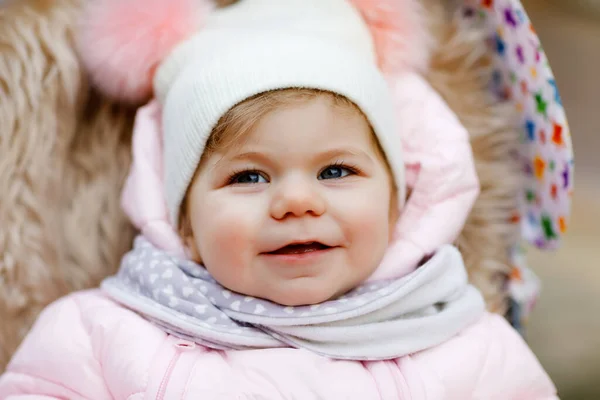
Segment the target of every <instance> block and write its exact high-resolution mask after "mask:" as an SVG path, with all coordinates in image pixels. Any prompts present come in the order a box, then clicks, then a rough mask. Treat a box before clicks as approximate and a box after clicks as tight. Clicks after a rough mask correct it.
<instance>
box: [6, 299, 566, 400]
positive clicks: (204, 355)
mask: <svg viewBox="0 0 600 400" xmlns="http://www.w3.org/2000/svg"><path fill="white" fill-rule="evenodd" d="M57 398H58V399H70V400H71V399H73V400H74V399H195V400H196V399H202V400H213V399H224V400H225V399H228V400H230V399H248V400H250V399H257V400H258V399H260V400H276V399H290V400H291V399H299V400H313V399H315V400H316V399H335V400H338V399H357V400H371V399H382V400H394V399H402V400H409V399H419V400H426V399H431V400H443V399H451V400H469V399H485V400H494V399H498V400H511V399H515V400H516V399H522V400H537V399H556V398H557V397H556V391H555V388H554V386H553V384H552V382H551V381H550V379H549V378H548V376H547V375H546V373H545V372H544V370H543V369H542V367H541V366H540V364H539V363H538V361H537V359H536V358H535V356H534V355H533V354H532V352H531V351H530V350H529V348H528V347H527V345H526V344H525V343H524V342H523V340H522V339H521V337H520V336H519V335H518V334H517V333H516V332H515V331H513V330H512V328H511V327H510V326H509V325H508V324H507V323H506V322H505V321H504V319H503V318H501V317H500V316H497V315H492V314H485V315H484V316H483V317H482V318H481V320H480V321H479V322H478V323H476V324H475V325H473V326H472V327H470V328H468V329H466V330H465V331H463V332H462V333H460V334H459V335H458V336H456V337H455V338H453V339H451V340H450V341H448V342H446V343H444V344H443V345H440V346H438V347H435V348H433V349H430V350H426V351H423V352H420V353H416V354H412V355H408V356H405V357H402V358H399V359H396V360H392V361H373V362H359V361H336V360H331V359H327V358H324V357H321V356H318V355H315V354H312V353H310V352H308V351H305V350H297V349H269V350H248V351H216V350H210V349H207V348H205V347H202V346H199V345H196V344H194V343H191V342H188V341H185V340H180V339H178V338H176V337H173V336H170V335H168V334H166V333H164V332H163V331H162V330H161V329H159V328H157V327H156V326H154V325H153V324H151V323H150V322H148V321H146V320H145V319H143V318H142V317H141V316H139V315H137V314H136V313H134V312H132V311H130V310H128V309H126V308H124V307H122V306H120V305H118V304H117V303H115V302H113V301H112V300H110V299H108V298H107V297H105V296H104V295H103V293H102V292H101V291H99V290H92V291H86V292H79V293H75V294H72V295H70V296H68V297H65V298H63V299H61V300H59V301H57V302H56V303H54V304H52V305H50V306H49V307H48V308H47V309H46V310H45V311H44V312H43V313H42V314H41V316H40V317H39V319H38V321H37V322H36V324H35V325H34V327H33V329H32V331H31V332H30V333H29V335H28V336H27V337H26V339H25V340H24V342H23V343H22V345H21V347H20V348H19V350H18V351H17V353H16V354H15V356H14V358H13V360H12V361H11V363H10V364H9V365H8V368H7V370H6V372H5V373H4V375H2V376H1V377H0V399H2V400H25V399H27V400H37V399H40V400H41V399H45V400H48V399H57Z"/></svg>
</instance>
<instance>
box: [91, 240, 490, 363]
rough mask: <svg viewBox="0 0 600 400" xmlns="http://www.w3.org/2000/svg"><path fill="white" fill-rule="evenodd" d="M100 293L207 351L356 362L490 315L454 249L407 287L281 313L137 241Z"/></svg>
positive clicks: (420, 343) (390, 286) (417, 345)
mask: <svg viewBox="0 0 600 400" xmlns="http://www.w3.org/2000/svg"><path fill="white" fill-rule="evenodd" d="M102 288H103V289H104V290H105V291H106V292H107V293H108V295H109V296H111V297H112V298H114V299H115V300H116V301H118V302H120V303H122V304H124V305H125V306H127V307H129V308H131V309H133V310H135V311H137V312H138V313H140V314H141V315H143V316H144V317H146V318H148V319H149V320H151V321H153V322H154V323H155V324H157V325H159V326H160V327H162V328H163V329H164V330H165V331H167V332H169V333H172V334H174V335H177V336H179V337H183V338H187V339H190V340H192V341H194V342H197V343H200V344H202V345H205V346H207V347H210V348H214V349H222V350H229V349H238V350H241V349H264V348H274V347H295V348H303V349H307V350H310V351H312V352H315V353H317V354H320V355H323V356H327V357H331V358H337V359H351V360H384V359H392V358H397V357H401V356H404V355H407V354H411V353H415V352H418V351H420V350H424V349H427V348H430V347H433V346H436V345H438V344H441V343H443V342H444V341H446V340H448V339H450V338H451V337H452V336H454V335H456V334H457V333H459V332H460V331H461V330H463V329H464V328H466V327H467V326H468V325H470V324H472V323H473V322H475V321H476V320H477V319H478V318H479V317H480V316H481V314H482V312H483V310H484V303H483V299H482V297H481V295H480V293H479V292H478V291H477V290H476V289H475V288H474V287H472V286H471V285H469V283H468V281H467V274H466V271H465V267H464V264H463V261H462V257H461V255H460V253H459V252H458V250H457V249H456V248H454V247H452V246H445V247H442V248H441V249H440V250H439V251H438V252H437V253H436V254H435V255H434V256H433V257H432V258H431V259H430V260H429V261H428V262H426V263H425V264H423V265H422V266H420V267H419V268H417V270H416V271H414V272H413V273H411V274H409V275H407V276H405V277H403V278H401V279H396V280H389V281H381V282H373V283H366V284H364V285H361V286H359V287H357V288H355V289H354V290H352V291H351V292H349V293H347V294H346V295H344V296H342V297H340V298H337V299H335V300H331V301H327V302H325V303H321V304H315V305H312V306H300V307H285V306H282V305H279V304H275V303H272V302H270V301H268V300H263V299H259V298H254V297H248V296H244V295H241V294H238V293H234V292H231V291H229V290H227V289H225V288H224V287H222V286H221V285H219V284H218V283H217V282H216V281H215V280H214V279H213V278H212V277H211V276H210V274H209V273H208V271H207V270H206V269H205V268H203V267H202V266H201V265H198V264H196V263H193V262H191V261H187V260H182V259H178V258H176V257H173V256H172V255H170V254H168V253H166V252H164V251H161V250H159V249H157V248H155V247H153V246H152V245H151V244H150V243H149V242H148V241H147V240H146V239H144V238H143V237H141V236H140V237H138V238H136V240H135V245H134V248H133V250H131V251H130V252H129V253H128V254H127V255H126V256H125V257H124V258H123V261H122V263H121V267H120V270H119V272H118V273H117V275H115V276H112V277H110V278H108V279H106V280H105V281H104V282H103V283H102Z"/></svg>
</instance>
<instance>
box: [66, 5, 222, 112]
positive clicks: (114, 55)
mask: <svg viewBox="0 0 600 400" xmlns="http://www.w3.org/2000/svg"><path fill="white" fill-rule="evenodd" d="M84 4H85V6H84V7H83V12H82V13H81V14H82V17H81V23H80V26H79V31H80V34H79V35H77V45H78V49H79V52H80V54H81V55H82V60H83V62H84V64H85V65H86V66H87V68H88V69H87V70H88V71H90V76H91V79H92V81H93V82H94V83H95V84H96V85H99V87H101V88H102V89H103V91H104V93H107V94H109V95H111V96H113V97H114V98H116V99H119V100H125V101H129V102H131V103H136V104H141V103H142V102H144V101H147V100H148V99H149V98H150V96H151V95H152V78H153V76H154V71H155V69H156V67H157V66H158V64H159V63H160V61H162V60H163V58H164V57H165V56H166V55H168V54H169V53H170V52H171V50H172V49H173V48H174V47H175V46H176V45H177V44H178V43H179V42H181V41H182V40H184V39H185V38H187V37H188V36H190V35H191V34H192V33H194V32H195V31H196V30H197V29H198V28H199V26H200V22H201V20H202V17H203V16H204V15H205V14H206V13H208V12H209V5H211V4H212V3H211V2H209V1H208V0H201V1H198V0H169V1H165V0H93V1H88V2H85V3H84Z"/></svg>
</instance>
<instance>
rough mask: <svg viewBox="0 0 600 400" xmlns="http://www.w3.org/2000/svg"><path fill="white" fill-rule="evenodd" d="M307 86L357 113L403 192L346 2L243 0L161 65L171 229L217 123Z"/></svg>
mask: <svg viewBox="0 0 600 400" xmlns="http://www.w3.org/2000/svg"><path fill="white" fill-rule="evenodd" d="M286 88H312V89H320V90H325V91H330V92H333V93H337V94H340V95H343V96H345V97H347V98H348V99H349V100H351V101H353V102H354V103H355V104H356V105H357V106H358V107H359V108H360V109H361V110H362V112H363V113H364V114H365V115H366V117H367V119H368V120H369V122H370V124H371V126H372V127H373V130H374V132H375V135H376V136H377V138H378V140H379V142H380V144H381V147H382V148H383V150H384V152H385V155H386V157H387V160H388V162H389V164H390V167H391V170H392V174H393V177H394V180H395V183H396V185H397V187H398V191H399V193H398V199H399V202H400V203H402V202H403V200H404V196H405V183H404V164H403V160H402V152H401V142H400V134H399V132H398V131H397V129H396V126H395V121H394V113H393V102H392V97H391V93H390V92H389V88H388V86H387V83H386V81H385V79H384V77H383V75H382V74H381V72H380V71H379V69H378V68H377V66H376V63H375V54H374V49H373V45H372V39H371V36H370V33H369V30H368V28H367V26H366V25H365V23H364V22H363V21H362V19H361V17H360V15H359V14H358V12H357V11H356V10H355V8H354V7H353V6H352V5H350V4H349V3H348V2H347V1H346V0H327V1H323V0H286V1H281V0H277V1H275V0H244V1H241V2H240V3H238V4H237V5H234V6H231V7H228V8H226V9H222V10H217V11H215V12H214V14H213V16H212V17H210V19H209V20H208V22H207V24H206V26H205V27H204V28H203V29H202V30H201V31H199V32H198V33H197V34H195V35H194V36H193V37H191V38H190V39H188V40H187V41H185V42H184V43H182V44H180V45H179V46H178V47H177V48H176V49H175V50H174V51H173V53H172V54H171V55H170V56H169V57H168V58H167V59H166V60H165V61H164V62H163V63H162V64H161V66H160V67H159V69H158V70H157V72H156V75H155V79H154V90H155V94H156V96H157V98H158V100H159V101H160V102H161V103H162V104H163V119H162V121H163V132H164V133H163V135H164V137H163V146H164V155H163V163H164V174H165V180H164V182H165V197H166V202H167V208H168V210H169V218H170V220H171V223H173V224H174V225H176V224H177V221H178V217H179V209H180V205H181V202H182V200H183V197H184V196H185V193H186V190H187V187H188V186H189V184H190V182H191V180H192V178H193V174H194V172H195V171H196V168H197V166H198V163H199V161H200V158H201V156H202V153H203V151H204V148H205V145H206V142H207V140H208V138H209V136H210V134H211V132H212V130H213V128H214V127H215V125H216V124H217V122H218V121H219V119H220V118H221V117H222V116H223V115H224V114H225V113H226V112H227V111H228V110H230V109H231V108H232V107H233V106H235V105H237V104H239V103H240V102H242V101H243V100H245V99H247V98H249V97H252V96H254V95H257V94H259V93H263V92H266V91H271V90H276V89H286Z"/></svg>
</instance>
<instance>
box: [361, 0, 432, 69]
mask: <svg viewBox="0 0 600 400" xmlns="http://www.w3.org/2000/svg"><path fill="white" fill-rule="evenodd" d="M350 1H351V3H352V4H353V5H354V6H355V7H356V8H357V9H358V10H359V11H360V13H361V14H362V16H363V18H364V20H365V22H366V23H367V25H368V26H369V30H370V31H371V35H372V36H373V42H374V44H375V51H376V52H377V58H378V63H379V67H380V68H381V70H382V71H383V72H384V73H386V74H393V73H395V72H399V71H401V70H403V69H415V70H423V69H425V68H427V64H428V62H429V51H430V47H429V38H428V35H427V26H425V21H424V18H423V10H422V9H421V7H422V6H421V4H420V2H419V1H417V0H376V1H374V0H350Z"/></svg>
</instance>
